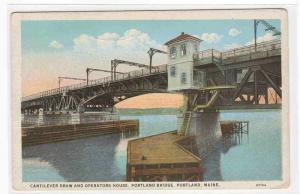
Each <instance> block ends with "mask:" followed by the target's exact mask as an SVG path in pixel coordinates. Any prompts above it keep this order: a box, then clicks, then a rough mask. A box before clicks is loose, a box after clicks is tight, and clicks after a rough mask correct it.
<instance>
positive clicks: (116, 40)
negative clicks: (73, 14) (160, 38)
mask: <svg viewBox="0 0 300 194" xmlns="http://www.w3.org/2000/svg"><path fill="white" fill-rule="evenodd" d="M150 47H152V48H157V49H162V50H166V47H165V46H164V45H162V44H159V43H157V42H156V41H155V40H153V39H152V38H151V37H150V36H149V34H147V33H145V32H142V31H140V30H138V29H128V30H127V31H125V32H124V33H123V34H117V33H113V32H106V33H103V34H100V35H98V36H91V35H88V34H81V35H79V36H77V37H75V38H74V39H73V48H74V49H73V51H72V52H73V60H74V61H76V63H77V64H79V63H82V64H98V66H99V65H100V64H101V65H103V64H106V66H107V67H105V68H108V69H110V66H108V65H110V60H112V59H116V58H117V59H122V60H128V61H135V62H139V63H144V64H148V63H149V56H148V54H147V51H148V50H149V48H150ZM166 62H167V56H166V55H163V54H157V55H155V57H154V58H153V64H156V65H159V64H164V63H166ZM119 68H120V70H124V71H128V70H131V69H132V67H128V66H120V67H118V69H119ZM135 69H136V68H135Z"/></svg>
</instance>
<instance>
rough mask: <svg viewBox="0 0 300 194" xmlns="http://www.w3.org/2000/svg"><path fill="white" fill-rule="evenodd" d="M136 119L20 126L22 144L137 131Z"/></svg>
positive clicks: (137, 123) (137, 122)
mask: <svg viewBox="0 0 300 194" xmlns="http://www.w3.org/2000/svg"><path fill="white" fill-rule="evenodd" d="M138 130H139V121H138V120H119V121H105V122H97V123H85V124H70V125H52V126H40V127H22V145H23V146H28V145H36V144H44V143H52V142H58V141H66V140H73V139H79V138H84V137H91V136H99V135H107V134H112V133H124V132H129V131H135V132H138Z"/></svg>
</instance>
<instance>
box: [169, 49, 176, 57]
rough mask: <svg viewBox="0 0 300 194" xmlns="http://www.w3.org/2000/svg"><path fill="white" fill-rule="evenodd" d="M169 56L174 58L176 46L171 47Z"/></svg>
mask: <svg viewBox="0 0 300 194" xmlns="http://www.w3.org/2000/svg"><path fill="white" fill-rule="evenodd" d="M170 57H171V59H175V58H176V47H172V48H171V49H170Z"/></svg>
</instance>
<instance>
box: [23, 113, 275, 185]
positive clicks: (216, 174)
mask: <svg viewBox="0 0 300 194" xmlns="http://www.w3.org/2000/svg"><path fill="white" fill-rule="evenodd" d="M280 118H281V113H280V111H266V112H234V113H233V112H223V113H220V119H221V120H232V119H235V120H248V121H249V122H250V128H249V131H250V133H249V141H247V138H244V139H243V141H242V142H241V143H240V144H234V143H233V144H230V145H229V146H228V145H227V146H225V145H224V144H218V145H217V147H216V149H215V150H214V151H213V152H212V153H210V154H209V156H207V157H206V158H205V160H204V163H205V167H206V172H205V175H204V179H205V180H227V181H231V180H279V179H281V152H280V146H281V143H280V142H281V141H280V139H281V135H280V127H281V120H280ZM121 119H139V121H140V131H139V134H113V135H106V136H99V137H91V138H85V139H78V140H73V141H65V142H58V143H51V144H43V145H36V146H29V147H25V148H23V181H25V182H28V181H33V182H44V181H122V180H125V179H126V159H127V155H126V149H127V142H128V140H130V139H134V138H137V137H144V136H149V135H154V134H158V133H162V132H167V131H171V130H174V129H176V122H177V118H176V115H145V116H121Z"/></svg>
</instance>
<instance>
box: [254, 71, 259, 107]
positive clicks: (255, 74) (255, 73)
mask: <svg viewBox="0 0 300 194" xmlns="http://www.w3.org/2000/svg"><path fill="white" fill-rule="evenodd" d="M257 89H258V88H257V70H255V71H254V102H255V104H259V102H258V93H257Z"/></svg>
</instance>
